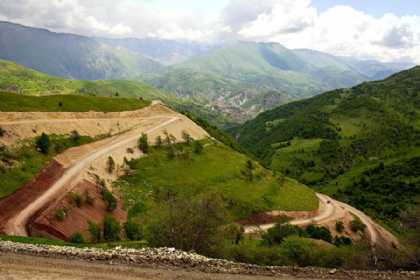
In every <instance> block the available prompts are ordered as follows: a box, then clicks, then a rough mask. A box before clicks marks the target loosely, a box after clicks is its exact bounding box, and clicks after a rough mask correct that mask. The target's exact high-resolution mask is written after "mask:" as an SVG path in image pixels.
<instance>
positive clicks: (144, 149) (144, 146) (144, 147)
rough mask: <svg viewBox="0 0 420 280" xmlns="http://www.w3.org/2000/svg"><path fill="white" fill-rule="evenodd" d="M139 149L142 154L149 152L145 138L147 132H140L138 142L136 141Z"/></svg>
mask: <svg viewBox="0 0 420 280" xmlns="http://www.w3.org/2000/svg"><path fill="white" fill-rule="evenodd" d="M138 146H139V149H140V151H142V152H143V153H144V154H147V153H148V152H149V142H148V140H147V134H144V133H143V134H142V135H141V137H140V139H139V143H138Z"/></svg>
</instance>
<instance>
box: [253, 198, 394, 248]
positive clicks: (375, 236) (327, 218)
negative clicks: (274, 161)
mask: <svg viewBox="0 0 420 280" xmlns="http://www.w3.org/2000/svg"><path fill="white" fill-rule="evenodd" d="M316 195H317V197H318V199H319V201H320V209H319V213H318V215H317V216H315V217H313V218H309V219H295V220H292V221H290V222H289V224H291V225H296V226H305V225H310V224H319V225H322V224H326V223H328V222H331V221H337V220H340V219H341V213H342V212H343V210H344V211H347V212H348V213H351V214H352V215H354V216H356V217H358V218H359V219H360V220H361V221H362V223H364V224H365V225H366V233H367V234H368V236H369V239H370V243H371V245H372V246H375V245H376V244H377V243H378V241H379V235H380V237H381V238H382V239H383V241H385V242H389V244H393V246H394V245H398V244H399V242H398V239H397V238H396V237H395V236H394V235H392V234H391V233H390V232H389V231H387V230H386V229H384V228H383V227H382V226H380V225H379V224H377V223H375V222H374V221H373V220H372V219H371V218H370V217H369V216H367V215H366V214H365V213H363V212H362V211H360V210H358V209H356V208H354V207H352V206H350V205H348V204H345V203H343V202H340V201H337V200H335V199H332V198H331V197H329V196H327V195H324V194H320V193H317V194H316ZM275 225H276V224H274V223H271V224H263V225H258V226H246V227H245V233H246V234H252V233H257V232H260V231H267V230H268V229H270V228H272V227H274V226H275Z"/></svg>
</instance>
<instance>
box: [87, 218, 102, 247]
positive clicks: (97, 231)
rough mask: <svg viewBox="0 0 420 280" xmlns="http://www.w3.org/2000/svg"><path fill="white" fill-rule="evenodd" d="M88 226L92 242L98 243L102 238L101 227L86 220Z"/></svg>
mask: <svg viewBox="0 0 420 280" xmlns="http://www.w3.org/2000/svg"><path fill="white" fill-rule="evenodd" d="M88 226H89V233H90V236H91V241H92V242H93V243H98V242H100V241H101V239H102V234H101V227H100V226H99V225H98V224H97V223H95V222H92V221H88Z"/></svg>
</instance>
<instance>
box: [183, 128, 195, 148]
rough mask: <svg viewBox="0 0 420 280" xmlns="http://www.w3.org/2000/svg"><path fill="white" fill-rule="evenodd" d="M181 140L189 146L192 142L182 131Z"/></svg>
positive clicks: (186, 133)
mask: <svg viewBox="0 0 420 280" xmlns="http://www.w3.org/2000/svg"><path fill="white" fill-rule="evenodd" d="M182 140H184V142H185V144H187V145H190V144H191V142H192V140H193V139H192V137H191V136H190V135H189V134H188V132H186V131H185V130H183V131H182Z"/></svg>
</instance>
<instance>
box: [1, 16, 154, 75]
mask: <svg viewBox="0 0 420 280" xmlns="http://www.w3.org/2000/svg"><path fill="white" fill-rule="evenodd" d="M0 59H6V60H12V61H15V62H16V63H19V64H22V65H25V66H26V67H30V68H33V69H36V70H38V71H41V72H44V73H47V74H50V75H54V76H60V77H65V78H71V79H80V80H99V79H141V78H143V77H145V76H150V75H153V74H154V73H156V72H159V71H160V70H161V69H162V66H161V65H160V64H159V63H157V62H155V61H153V60H151V59H148V58H145V57H144V56H142V55H140V54H139V53H135V52H132V51H129V50H127V49H122V48H116V47H112V46H110V45H107V44H104V43H102V42H100V41H99V40H96V39H95V38H90V37H85V36H79V35H73V34H61V33H54V32H50V31H48V30H45V29H39V28H32V27H26V26H22V25H19V24H13V23H9V22H0Z"/></svg>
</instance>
